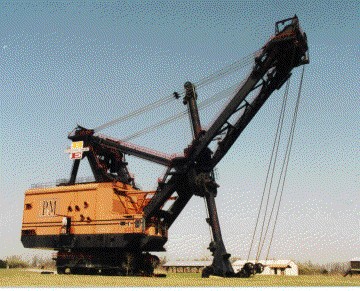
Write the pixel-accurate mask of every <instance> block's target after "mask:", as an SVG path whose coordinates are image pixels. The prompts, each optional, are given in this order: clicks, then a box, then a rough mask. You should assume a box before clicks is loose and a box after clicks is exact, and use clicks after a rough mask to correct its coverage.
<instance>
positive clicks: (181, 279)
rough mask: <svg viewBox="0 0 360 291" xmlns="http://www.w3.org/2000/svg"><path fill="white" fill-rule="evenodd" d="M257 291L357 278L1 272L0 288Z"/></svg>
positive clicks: (356, 282)
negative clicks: (228, 290) (220, 290)
mask: <svg viewBox="0 0 360 291" xmlns="http://www.w3.org/2000/svg"><path fill="white" fill-rule="evenodd" d="M117 286H126V287H157V286H160V287H161V286H162V287H174V286H180V287H206V286H222V287H232V286H236V287H241V286H244V287H246V286H248V287H260V286H360V276H353V277H349V276H348V277H346V278H344V277H342V276H341V275H337V276H326V275H323V276H310V275H306V276H296V277H280V276H255V277H252V278H248V279H240V278H232V279H228V278H226V279H224V278H208V279H202V278H200V274H169V275H168V276H167V277H166V278H146V277H110V276H81V275H54V274H40V273H36V272H30V271H26V270H19V269H17V270H15V269H10V270H6V269H4V270H0V287H117Z"/></svg>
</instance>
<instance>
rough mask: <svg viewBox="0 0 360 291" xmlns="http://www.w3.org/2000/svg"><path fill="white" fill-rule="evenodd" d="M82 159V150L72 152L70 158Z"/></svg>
mask: <svg viewBox="0 0 360 291" xmlns="http://www.w3.org/2000/svg"><path fill="white" fill-rule="evenodd" d="M80 159H82V152H77V153H71V154H70V160H80Z"/></svg>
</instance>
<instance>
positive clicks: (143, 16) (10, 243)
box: [0, 1, 360, 263]
mask: <svg viewBox="0 0 360 291" xmlns="http://www.w3.org/2000/svg"><path fill="white" fill-rule="evenodd" d="M295 13H296V14H297V15H298V17H299V20H300V24H301V26H302V28H303V29H304V30H305V31H306V33H307V35H308V42H309V47H310V64H309V65H308V66H307V67H306V69H305V79H304V85H303V91H302V99H301V107H300V112H299V117H298V123H297V128H296V135H295V140H294V145H293V151H292V155H291V161H290V165H289V172H288V177H287V181H286V186H285V191H284V198H283V202H282V210H281V213H280V217H279V222H278V227H277V231H276V234H275V239H274V243H273V246H272V251H271V254H270V256H271V257H275V258H292V259H294V260H297V261H305V260H309V259H311V260H312V261H315V262H320V263H321V262H331V261H347V260H349V259H350V258H352V257H355V256H359V248H358V246H359V245H360V237H359V233H360V217H359V213H360V206H359V205H360V198H359V197H360V196H359V153H358V152H359V151H358V138H357V137H358V136H359V114H358V107H359V100H358V96H359V66H358V64H359V41H358V40H359V5H358V4H357V1H294V3H288V1H147V2H146V1H129V2H119V1H103V2H100V1H66V2H65V1H0V24H1V25H0V82H1V89H0V102H1V104H0V108H1V109H0V110H1V115H0V118H1V119H0V142H1V156H0V157H1V159H0V174H1V177H0V205H1V209H2V211H1V212H0V237H1V240H2V242H3V243H2V245H1V247H0V258H1V257H5V256H7V255H11V254H31V253H32V252H31V251H29V250H26V249H24V248H23V247H22V245H21V242H20V229H21V219H22V208H23V205H22V203H23V197H24V196H23V195H24V191H25V190H26V189H27V188H28V187H29V186H30V185H31V184H33V183H39V182H48V181H54V180H56V179H59V178H64V177H68V175H69V172H70V169H71V163H70V161H69V159H68V156H67V155H66V154H65V153H64V150H65V149H66V147H67V146H69V141H68V139H67V134H68V132H70V131H71V130H72V129H73V128H74V127H75V126H76V124H77V123H79V124H81V125H83V126H86V127H90V128H92V127H96V126H99V125H101V124H103V123H105V122H107V121H109V120H112V119H114V118H117V117H119V116H121V115H124V114H126V113H129V112H131V111H133V110H135V109H137V108H139V107H142V106H145V105H146V104H149V103H151V102H153V101H155V100H158V99H160V98H162V97H165V96H168V95H169V94H171V93H172V92H173V91H177V90H181V88H182V85H183V83H184V82H185V81H187V80H190V81H197V80H200V79H201V78H203V77H206V76H208V75H210V74H211V73H213V72H214V71H217V70H219V69H221V68H222V67H224V66H226V65H228V64H230V63H232V62H234V61H236V60H239V59H241V58H242V57H244V56H247V55H249V54H251V53H252V52H254V51H256V50H258V49H260V48H261V47H262V46H263V45H264V44H265V42H266V41H267V40H268V38H269V37H270V36H271V34H273V32H274V23H275V22H276V21H278V20H281V19H284V18H288V17H291V16H293V15H294V14H295ZM244 77H245V72H240V73H239V75H238V76H237V75H236V76H234V77H233V78H234V79H235V80H238V82H240V81H241V80H242V79H243V78H244ZM299 78H300V70H299V69H296V70H295V71H294V75H293V78H292V81H291V84H292V85H291V98H292V99H291V100H293V101H292V104H293V102H294V99H295V97H296V91H297V87H298V84H299ZM229 82H230V81H229ZM225 85H228V84H227V83H226V82H224V83H220V84H219V87H220V88H222V86H225ZM212 90H215V88H213V89H209V90H208V91H206V90H203V91H199V102H200V101H201V99H202V98H203V99H206V98H207V97H209V96H208V95H207V94H209V95H210V96H211V94H212ZM282 94H283V89H282V90H281V91H280V92H277V93H275V94H274V95H273V96H271V98H270V100H269V101H268V102H267V103H266V104H265V105H264V107H263V108H262V109H261V111H260V112H259V113H258V115H257V116H256V117H255V118H254V120H253V121H252V122H251V124H250V125H249V126H248V127H247V129H246V130H245V131H244V133H243V134H242V135H241V136H240V138H239V139H238V141H237V142H236V144H235V145H234V146H233V148H232V149H231V151H230V152H229V153H228V155H227V156H226V157H225V158H224V159H223V161H222V162H221V163H220V164H219V166H218V170H217V171H218V173H219V178H218V183H219V184H220V185H221V187H220V188H219V195H218V198H217V202H218V209H219V216H220V222H221V225H222V229H223V236H224V240H225V244H226V246H227V249H228V251H229V252H230V253H231V254H232V255H233V256H237V257H242V258H245V257H246V255H247V252H248V250H249V244H250V240H251V235H252V231H253V228H254V224H255V219H256V215H257V208H258V205H259V202H260V197H261V193H262V187H263V185H264V180H265V176H266V167H267V163H268V160H269V157H270V153H271V147H270V146H269V145H271V144H272V139H273V137H274V133H275V130H276V122H277V115H278V112H279V109H280V104H281V96H282ZM220 108H221V104H220V105H219V106H218V107H217V108H214V109H212V110H211V109H209V110H207V111H206V112H201V113H200V114H201V118H202V120H203V123H204V125H205V126H206V125H209V123H210V122H211V120H213V119H214V117H215V116H216V114H217V112H218V110H219V109H220ZM182 110H184V107H183V105H182V104H181V102H176V101H175V100H174V102H173V103H170V104H169V105H168V107H166V108H159V109H157V110H156V111H152V112H149V113H148V114H147V115H145V116H141V117H139V118H137V119H132V120H129V121H128V122H125V123H122V124H119V125H117V126H114V127H111V128H109V129H106V130H104V131H103V132H104V133H105V134H108V135H111V136H114V137H116V138H119V139H121V138H124V137H126V136H128V135H129V133H133V132H136V131H138V130H140V129H142V128H144V127H146V126H148V125H150V124H153V123H155V122H156V121H159V120H161V119H162V118H165V117H167V116H170V115H172V114H175V113H177V112H180V111H182ZM289 115H290V114H289ZM190 140H191V133H190V128H189V124H188V120H187V118H185V119H181V120H179V121H177V122H176V123H173V124H170V125H168V126H166V127H164V128H161V129H160V130H158V131H155V132H151V133H149V134H146V135H143V136H141V137H139V138H137V139H134V140H133V142H134V143H136V144H140V145H144V146H148V147H151V148H155V149H157V150H161V151H163V152H167V153H173V152H181V150H182V149H183V148H184V147H186V145H187V144H188V143H190ZM129 166H130V170H131V171H133V172H134V173H135V174H136V178H137V180H138V182H139V183H140V184H141V185H142V186H143V187H144V188H146V189H148V188H153V187H155V185H156V179H157V177H158V176H161V174H162V171H163V168H161V167H158V166H156V165H153V164H151V163H147V162H142V161H139V160H137V159H134V158H130V159H129ZM81 173H82V174H83V175H84V176H86V175H88V174H89V171H88V169H87V168H86V167H83V168H82V169H81ZM209 240H210V237H209V231H208V227H207V225H206V223H205V209H204V202H203V200H202V199H200V198H197V197H194V198H193V199H192V200H191V202H190V203H189V205H187V206H186V208H185V209H184V211H183V213H182V214H181V215H180V216H179V218H178V220H177V221H176V222H175V223H174V225H173V226H172V228H171V230H170V238H169V242H168V243H167V245H166V247H167V250H168V251H167V253H166V255H167V256H168V257H169V258H181V257H186V258H194V257H201V256H205V255H208V251H207V250H206V247H207V246H208V243H209Z"/></svg>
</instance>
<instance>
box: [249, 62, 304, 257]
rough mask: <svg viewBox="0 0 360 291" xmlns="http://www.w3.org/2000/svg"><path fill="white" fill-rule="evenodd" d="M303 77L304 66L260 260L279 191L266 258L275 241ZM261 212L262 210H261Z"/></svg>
mask: <svg viewBox="0 0 360 291" xmlns="http://www.w3.org/2000/svg"><path fill="white" fill-rule="evenodd" d="M303 77H304V67H303V70H302V74H301V80H300V84H299V90H298V96H297V100H296V104H295V109H294V114H293V118H292V121H291V126H290V132H289V137H288V141H287V145H286V150H285V155H284V159H283V163H282V166H281V171H280V175H279V180H278V183H277V187H276V192H275V197H274V200H273V205H272V209H271V213H270V216H269V218H268V221H267V226H266V230H265V233H264V235H263V228H262V230H261V235H260V239H259V245H258V250H257V254H256V260H258V259H259V258H260V255H261V253H262V250H263V248H264V244H265V241H266V238H267V234H268V230H269V227H270V224H271V219H272V217H273V213H274V210H275V205H276V200H277V198H278V196H279V193H280V196H279V202H278V205H277V208H276V216H275V219H274V224H273V229H272V233H271V238H270V242H269V246H268V250H267V254H266V260H267V259H268V256H269V252H270V248H271V244H272V241H273V237H274V232H275V228H276V223H277V220H278V215H279V212H280V205H281V200H282V195H283V190H284V185H285V179H286V174H287V169H288V164H289V159H290V153H291V148H292V143H293V139H294V133H295V125H296V120H297V115H298V110H299V104H300V97H301V89H302V84H303ZM280 185H281V190H280V192H279V189H280ZM269 195H270V189H269ZM268 197H269V196H268ZM267 206H268V205H266V209H265V214H264V221H265V219H266V213H267ZM259 213H260V210H259ZM258 215H259V214H258ZM263 227H264V224H263ZM254 233H255V231H254ZM254 236H255V235H254ZM254 236H253V237H254ZM249 253H250V252H249Z"/></svg>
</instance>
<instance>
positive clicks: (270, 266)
mask: <svg viewBox="0 0 360 291" xmlns="http://www.w3.org/2000/svg"><path fill="white" fill-rule="evenodd" d="M247 262H250V263H253V264H254V263H255V261H246V260H237V261H235V262H234V263H233V264H232V267H233V269H234V271H235V273H237V272H239V271H240V270H241V268H242V267H243V266H244V265H245V263H247ZM258 263H261V264H263V265H264V267H265V268H264V272H262V273H261V275H284V276H298V275H299V269H298V266H297V265H296V264H295V263H294V262H293V261H291V260H267V261H265V260H260V261H258Z"/></svg>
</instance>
